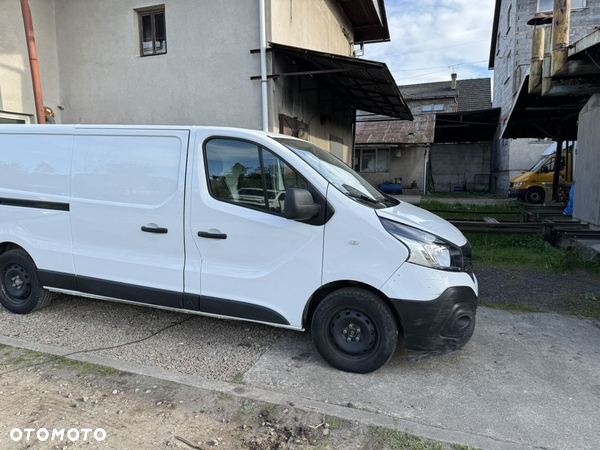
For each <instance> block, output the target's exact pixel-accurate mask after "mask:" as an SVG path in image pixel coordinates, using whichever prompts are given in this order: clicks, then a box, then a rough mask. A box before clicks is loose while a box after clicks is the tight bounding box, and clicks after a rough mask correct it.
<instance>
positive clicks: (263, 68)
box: [258, 0, 269, 131]
mask: <svg viewBox="0 0 600 450" xmlns="http://www.w3.org/2000/svg"><path fill="white" fill-rule="evenodd" d="M258 6H259V15H260V88H261V100H262V127H263V131H269V102H268V97H267V88H268V86H269V84H268V83H269V81H268V79H267V32H266V30H265V26H266V21H267V19H266V15H265V0H258Z"/></svg>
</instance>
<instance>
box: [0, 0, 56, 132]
mask: <svg viewBox="0 0 600 450" xmlns="http://www.w3.org/2000/svg"><path fill="white" fill-rule="evenodd" d="M30 5H31V15H32V18H33V26H34V31H35V34H36V44H37V51H38V60H39V66H40V76H41V79H42V91H43V95H44V104H45V106H49V107H50V108H52V109H54V111H55V112H56V113H57V122H60V111H59V110H58V105H59V104H60V101H59V98H60V97H59V82H58V60H57V49H56V30H55V22H54V0H30ZM0 111H4V112H11V113H18V114H26V115H29V116H31V117H32V120H31V122H32V123H35V121H36V119H35V103H34V97H33V85H32V82H31V71H30V69H29V56H28V53H27V41H26V39H25V28H24V25H23V16H22V13H21V4H20V2H19V1H16V0H0Z"/></svg>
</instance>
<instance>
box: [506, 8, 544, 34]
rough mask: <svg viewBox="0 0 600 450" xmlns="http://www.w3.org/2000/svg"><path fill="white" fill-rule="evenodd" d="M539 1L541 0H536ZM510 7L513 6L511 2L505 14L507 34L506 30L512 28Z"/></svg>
mask: <svg viewBox="0 0 600 450" xmlns="http://www.w3.org/2000/svg"><path fill="white" fill-rule="evenodd" d="M539 1H541V0H538V2H539ZM512 7H513V5H512V4H511V5H510V6H509V7H508V13H507V15H506V34H508V32H509V31H510V30H511V28H512V12H513V10H512Z"/></svg>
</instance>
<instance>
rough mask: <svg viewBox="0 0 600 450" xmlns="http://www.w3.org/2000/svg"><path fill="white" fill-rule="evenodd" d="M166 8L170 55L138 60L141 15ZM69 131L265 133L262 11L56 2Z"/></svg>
mask: <svg viewBox="0 0 600 450" xmlns="http://www.w3.org/2000/svg"><path fill="white" fill-rule="evenodd" d="M163 3H164V5H165V10H166V11H165V13H166V28H167V54H165V55H157V56H147V57H140V56H139V32H138V17H137V13H136V11H135V9H136V8H143V7H149V6H156V5H158V4H163ZM56 22H57V39H58V48H59V53H58V55H59V62H60V68H61V83H60V85H61V93H62V102H63V103H64V105H65V111H64V113H63V122H64V123H120V124H165V125H171V124H178V125H222V126H236V127H245V128H255V129H256V128H260V127H261V109H260V108H261V106H260V82H256V81H251V80H250V77H251V76H253V75H259V74H260V60H259V56H258V55H251V54H250V50H251V49H254V48H257V47H258V45H259V25H258V24H259V22H258V4H257V2H254V1H248V0H228V1H226V2H224V1H218V0H203V1H198V0H163V1H162V2H157V1H152V0H101V1H98V0H58V1H56Z"/></svg>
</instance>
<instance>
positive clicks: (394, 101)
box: [269, 43, 413, 120]
mask: <svg viewBox="0 0 600 450" xmlns="http://www.w3.org/2000/svg"><path fill="white" fill-rule="evenodd" d="M271 49H272V51H273V52H274V53H275V55H278V56H279V57H283V58H287V59H288V60H290V61H291V62H292V63H293V64H294V65H295V66H296V70H295V71H294V72H288V73H280V74H272V75H270V76H269V77H270V78H278V77H284V76H298V77H312V78H313V79H314V80H316V81H317V83H318V84H319V86H321V87H323V88H326V89H328V90H329V91H331V92H332V93H334V95H335V96H336V97H338V98H340V99H342V100H343V101H344V102H345V103H346V104H348V105H351V106H354V107H355V108H356V109H360V110H363V111H369V112H372V113H375V114H382V115H385V116H390V117H396V118H398V119H405V120H413V116H412V114H411V112H410V108H409V107H408V105H407V104H406V102H405V101H404V98H402V94H401V93H400V90H399V89H398V86H397V85H396V82H395V81H394V77H393V76H392V74H391V73H390V71H389V69H388V68H387V66H386V65H385V64H384V63H381V62H376V61H368V60H365V59H358V58H351V57H348V56H339V55H333V54H331V53H323V52H317V51H314V50H306V49H303V48H298V47H290V46H287V45H281V44H274V43H271Z"/></svg>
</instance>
